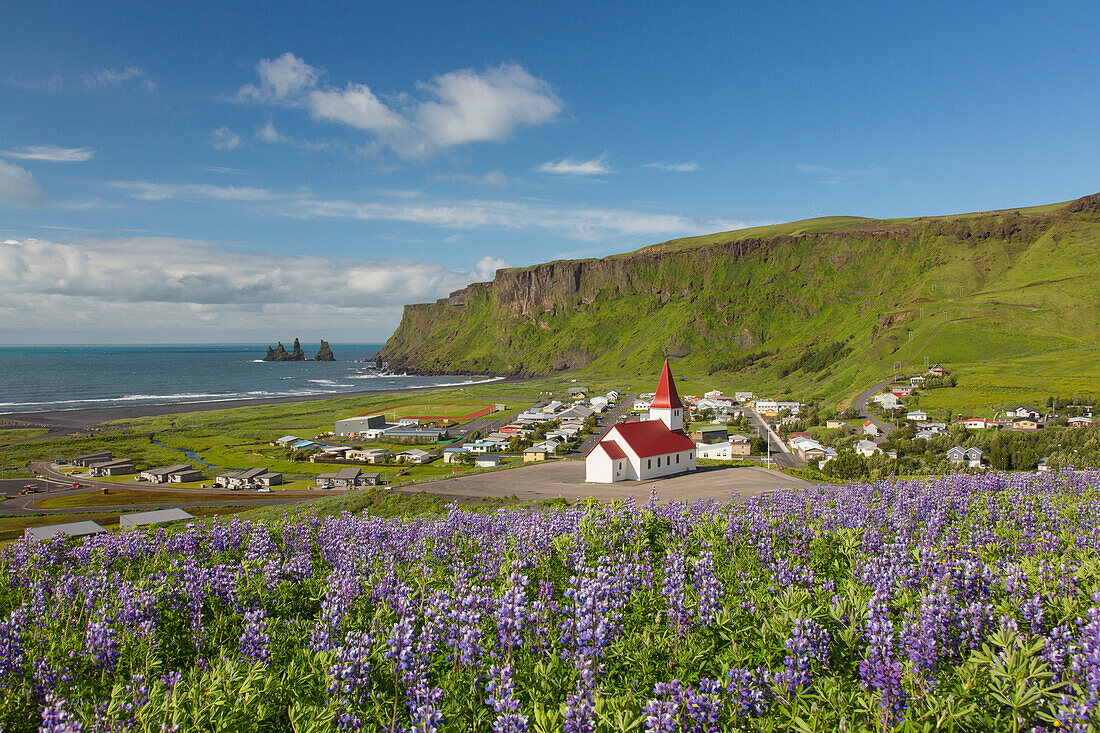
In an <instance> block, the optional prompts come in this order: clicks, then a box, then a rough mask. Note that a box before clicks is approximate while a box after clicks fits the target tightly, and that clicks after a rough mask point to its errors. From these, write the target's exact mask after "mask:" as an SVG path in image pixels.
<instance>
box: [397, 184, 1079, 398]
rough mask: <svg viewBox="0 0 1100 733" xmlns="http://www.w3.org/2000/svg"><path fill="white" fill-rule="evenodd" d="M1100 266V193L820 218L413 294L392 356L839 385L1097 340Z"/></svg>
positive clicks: (474, 365) (416, 365) (459, 367)
mask: <svg viewBox="0 0 1100 733" xmlns="http://www.w3.org/2000/svg"><path fill="white" fill-rule="evenodd" d="M1098 267H1100V194H1096V195H1093V196H1089V197H1085V198H1082V199H1078V200H1076V201H1072V202H1068V203H1065V204H1057V205H1050V206H1042V207H1035V208H1032V209H1021V210H1009V211H998V212H986V213H979V214H966V215H959V216H949V217H934V218H917V219H895V220H875V219H860V218H851V217H831V218H827V219H814V220H807V221H801V222H794V223H791V224H781V225H775V226H769V227H758V228H755V229H749V230H740V231H734V232H726V233H721V234H712V235H706V236H702V237H692V238H687V239H680V240H673V241H670V242H664V243H662V244H657V245H653V246H650V247H645V248H642V249H640V250H637V251H635V252H631V253H628V254H622V255H614V256H611V257H607V258H604V259H601V260H569V261H559V262H551V263H547V264H542V265H536V266H533V267H526V268H513V269H505V270H500V271H498V272H497V274H496V277H495V279H494V280H493V281H492V282H491V283H474V284H472V285H470V286H469V287H467V288H465V289H463V290H459V291H456V292H455V293H452V294H451V296H450V297H449V298H445V299H442V300H440V301H437V302H436V303H428V304H418V305H410V306H406V308H405V312H404V316H403V319H402V322H401V324H400V325H399V326H398V328H397V330H396V332H395V333H394V335H393V336H392V337H391V338H390V340H389V342H388V343H387V344H386V347H385V349H384V350H383V351H382V353H381V356H382V358H383V359H385V360H387V361H389V362H390V364H391V366H394V367H397V368H402V369H409V370H418V371H424V372H456V371H457V372H476V373H485V372H492V373H505V374H527V375H547V374H552V373H554V372H556V371H561V370H564V369H574V370H575V369H581V370H583V373H585V374H589V375H592V376H599V375H607V376H612V375H631V376H633V375H648V374H650V373H655V372H656V367H657V365H658V364H659V363H660V360H661V359H662V358H663V357H664V356H665V355H671V356H673V357H678V358H680V363H679V364H678V367H677V371H678V373H679V374H684V375H685V376H687V377H704V376H706V377H707V378H708V380H709V381H711V382H714V381H718V382H720V383H730V384H732V383H737V384H744V385H747V386H753V385H758V386H762V387H763V386H766V387H769V388H772V389H780V390H783V389H786V390H803V391H804V390H806V389H811V390H812V391H813V392H814V393H815V394H817V395H819V396H822V397H837V396H841V395H844V394H846V393H848V392H849V391H851V390H852V389H854V388H856V387H858V386H860V385H866V384H869V383H871V382H872V381H875V379H876V378H878V377H879V376H881V375H883V374H888V373H889V372H890V370H891V368H892V366H893V364H894V362H899V361H900V362H902V363H903V364H905V363H909V364H916V363H918V362H919V363H921V364H923V360H924V358H925V357H928V358H929V359H931V360H932V361H942V362H949V363H951V364H953V365H956V366H957V365H959V364H967V363H986V362H989V361H991V360H1004V359H1009V360H1017V359H1026V358H1038V357H1042V355H1043V354H1048V353H1050V352H1055V351H1066V350H1069V351H1071V352H1073V351H1074V350H1080V349H1085V350H1088V351H1090V352H1091V350H1092V349H1093V348H1094V347H1093V344H1098V343H1100V279H1098V278H1096V277H1095V273H1096V272H1098V271H1100V270H1098ZM1097 355H1100V354H1097ZM1079 356H1080V355H1077V356H1074V357H1072V358H1069V360H1070V361H1074V360H1076V359H1077V357H1079Z"/></svg>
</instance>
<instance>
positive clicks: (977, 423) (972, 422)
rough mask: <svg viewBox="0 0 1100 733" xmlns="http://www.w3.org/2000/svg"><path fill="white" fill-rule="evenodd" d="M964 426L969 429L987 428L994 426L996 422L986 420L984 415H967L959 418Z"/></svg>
mask: <svg viewBox="0 0 1100 733" xmlns="http://www.w3.org/2000/svg"><path fill="white" fill-rule="evenodd" d="M959 422H961V423H962V425H963V427H964V428H968V429H970V430H986V429H988V428H995V427H997V424H996V423H995V422H993V421H992V420H986V419H985V418H984V417H968V418H964V419H962V420H959Z"/></svg>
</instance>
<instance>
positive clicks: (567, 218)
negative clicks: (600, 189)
mask: <svg viewBox="0 0 1100 733" xmlns="http://www.w3.org/2000/svg"><path fill="white" fill-rule="evenodd" d="M110 185H112V186H114V187H115V188H119V189H123V190H126V191H127V192H128V195H129V196H130V197H131V198H135V199H140V200H143V201H165V200H180V201H227V202H238V203H241V204H245V205H256V206H258V207H260V210H261V211H263V212H264V213H267V214H269V215H277V216H288V217H293V218H299V219H353V220H361V221H397V222H403V223H408V224H423V225H427V226H433V227H440V228H448V229H481V228H495V229H528V228H533V229H544V230H547V231H552V232H555V233H558V234H563V235H565V236H567V237H572V238H574V239H582V240H597V241H598V240H603V239H607V238H609V237H616V236H635V235H651V236H667V237H677V236H689V235H692V234H706V233H710V232H717V231H727V230H731V229H740V228H743V227H747V226H755V225H756V224H759V223H760V222H745V221H738V220H730V219H724V218H721V217H694V216H686V215H681V214H667V213H655V212H646V211H635V210H631V209H611V208H593V207H586V206H582V205H568V204H555V203H548V202H541V201H499V200H487V199H460V200H454V201H444V200H435V201H428V200H424V201H421V200H416V201H413V200H408V201H347V200H324V199H318V198H315V197H314V195H313V194H312V193H310V192H309V191H308V190H303V191H292V192H285V193H283V192H278V191H271V190H269V189H264V188H252V187H248V186H218V185H212V184H202V183H155V182H151V181H115V182H113V183H111V184H110ZM380 193H382V194H384V195H386V196H389V197H391V198H406V199H407V198H420V196H421V192H419V191H408V190H397V191H395V190H393V189H384V190H381V191H380Z"/></svg>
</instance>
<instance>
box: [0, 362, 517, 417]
mask: <svg viewBox="0 0 1100 733" xmlns="http://www.w3.org/2000/svg"><path fill="white" fill-rule="evenodd" d="M455 376H467V375H455ZM527 380H528V378H526V377H503V378H497V377H487V378H486V379H485V381H480V382H474V383H471V384H456V385H451V386H447V387H444V386H440V385H432V384H426V385H420V386H416V387H400V388H397V389H366V390H355V391H352V392H320V393H317V394H306V395H284V396H281V397H254V398H251V399H230V400H206V401H199V402H168V403H161V404H152V405H118V406H115V407H85V408H76V409H67V410H38V411H34V412H8V413H4V414H0V425H4V424H5V423H7V424H10V425H11V426H13V427H23V426H25V427H42V428H51V429H60V428H90V427H94V426H96V425H100V424H102V423H105V422H113V421H115V420H129V419H134V418H139V417H156V416H159V415H175V414H184V413H188V412H208V411H212V410H232V409H237V408H241V407H263V406H266V405H281V404H289V403H295V402H317V401H319V400H339V399H347V398H350V397H369V396H374V395H380V394H401V393H403V392H417V391H422V390H426V389H459V388H462V387H476V386H481V385H484V384H515V383H518V382H525V381H527Z"/></svg>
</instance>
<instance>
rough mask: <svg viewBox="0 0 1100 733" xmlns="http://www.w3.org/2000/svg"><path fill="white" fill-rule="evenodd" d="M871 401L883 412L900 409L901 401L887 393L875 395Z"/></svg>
mask: <svg viewBox="0 0 1100 733" xmlns="http://www.w3.org/2000/svg"><path fill="white" fill-rule="evenodd" d="M871 401H872V402H877V403H878V404H879V405H881V406H882V409H884V410H896V409H898V408H899V407H901V400H899V399H898V398H897V395H894V394H891V393H889V392H884V393H882V394H877V395H875V396H874V397H872V398H871Z"/></svg>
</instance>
